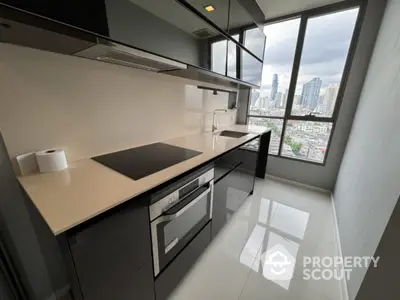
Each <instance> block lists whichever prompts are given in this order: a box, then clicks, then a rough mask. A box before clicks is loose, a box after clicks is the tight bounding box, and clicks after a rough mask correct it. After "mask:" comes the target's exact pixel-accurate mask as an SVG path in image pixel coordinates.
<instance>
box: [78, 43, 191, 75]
mask: <svg viewBox="0 0 400 300" xmlns="http://www.w3.org/2000/svg"><path fill="white" fill-rule="evenodd" d="M74 55H75V56H79V57H85V58H89V59H96V60H101V61H104V62H108V63H112V64H117V65H123V66H127V67H133V68H138V69H143V70H147V71H154V72H159V71H170V70H177V69H179V70H183V69H186V68H187V66H186V65H185V64H183V63H180V62H176V61H174V60H171V59H167V58H164V57H161V56H158V55H154V54H151V53H148V52H144V51H141V50H138V49H135V48H131V47H127V46H124V45H121V44H118V43H115V42H111V41H108V40H105V39H102V38H97V44H96V45H94V46H93V47H90V48H87V49H85V50H82V51H79V52H77V53H74Z"/></svg>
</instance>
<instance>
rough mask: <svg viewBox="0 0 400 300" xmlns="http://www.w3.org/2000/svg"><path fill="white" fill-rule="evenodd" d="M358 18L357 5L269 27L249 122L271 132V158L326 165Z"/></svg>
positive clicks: (253, 91)
mask: <svg viewBox="0 0 400 300" xmlns="http://www.w3.org/2000/svg"><path fill="white" fill-rule="evenodd" d="M358 14H359V7H358V6H357V7H351V8H346V9H341V10H337V11H330V12H329V13H327V12H323V13H322V12H319V13H318V11H315V12H313V13H305V14H299V15H298V16H297V17H293V16H292V17H291V19H289V20H281V21H278V22H274V23H267V24H266V26H265V28H264V32H265V35H266V36H267V41H266V45H265V53H264V67H263V74H262V84H261V87H260V89H253V90H252V93H251V98H250V101H249V109H248V117H247V122H248V124H254V125H260V126H267V127H270V128H271V129H272V139H271V144H270V149H269V153H270V154H271V155H277V156H280V157H286V158H291V159H297V160H303V161H308V162H313V163H318V164H323V163H324V162H325V159H326V154H327V151H328V148H329V141H330V137H331V135H332V131H333V128H334V124H335V122H336V119H337V116H338V112H339V106H340V102H341V97H342V92H343V90H344V85H345V80H343V77H344V76H343V75H344V74H345V73H346V71H347V70H346V69H347V68H349V57H350V56H351V55H349V50H350V46H351V43H352V41H353V39H354V29H355V25H356V21H357V19H358ZM250 30H251V29H250ZM245 36H246V31H245Z"/></svg>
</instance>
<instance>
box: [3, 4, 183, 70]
mask: <svg viewBox="0 0 400 300" xmlns="http://www.w3.org/2000/svg"><path fill="white" fill-rule="evenodd" d="M0 43H8V44H14V45H19V46H25V47H30V48H35V49H40V50H45V51H51V52H56V53H61V54H67V55H73V56H78V57H83V58H88V59H94V60H100V61H103V62H107V63H112V64H117V65H123V66H127V67H133V68H137V69H143V70H147V71H154V72H161V71H170V70H184V69H187V65H186V64H183V63H180V62H177V61H174V60H171V59H168V58H165V57H161V56H159V55H155V54H151V53H148V52H145V51H142V50H139V49H135V48H133V47H129V46H126V45H123V44H120V43H117V42H114V41H111V40H108V39H106V38H104V37H99V36H97V35H95V34H92V33H89V32H86V31H83V30H80V29H77V28H74V27H71V26H68V25H65V24H62V23H59V22H55V21H52V20H49V19H46V18H43V17H38V16H35V15H34V14H31V13H27V12H24V11H21V10H18V9H14V8H9V7H7V6H3V5H1V6H0Z"/></svg>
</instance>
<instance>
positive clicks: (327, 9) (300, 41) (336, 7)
mask: <svg viewBox="0 0 400 300" xmlns="http://www.w3.org/2000/svg"><path fill="white" fill-rule="evenodd" d="M366 4H367V3H366V1H362V0H358V1H348V2H340V3H335V4H331V5H327V6H323V7H320V8H315V9H311V10H307V11H303V12H299V13H295V14H290V15H286V16H282V17H278V18H273V19H269V20H267V21H266V22H265V25H270V24H274V23H279V22H284V21H289V20H291V19H298V18H300V26H299V32H298V37H297V44H296V48H295V55H294V62H293V67H292V74H291V79H290V85H289V89H288V99H287V104H286V108H285V114H284V116H282V117H280V116H279V117H278V116H264V115H261V116H260V115H251V114H249V108H250V96H249V99H248V105H247V108H246V124H248V120H249V118H251V117H254V118H264V119H279V120H283V127H282V132H281V139H280V144H279V152H278V154H277V155H276V154H269V153H268V155H271V156H275V157H279V158H283V159H289V160H293V161H297V162H303V163H308V164H314V165H318V166H325V165H326V161H327V158H328V155H329V150H330V148H331V143H332V137H333V134H334V131H335V127H336V123H337V119H338V116H339V112H340V107H341V104H342V101H343V96H344V91H345V87H346V85H347V81H348V77H349V72H350V67H351V65H352V61H353V58H354V53H355V49H356V46H357V42H358V38H359V36H360V31H361V26H362V23H363V19H364V16H365V10H366ZM352 8H358V9H359V11H358V16H357V19H356V22H355V26H354V31H353V36H352V38H351V42H350V47H349V50H348V53H347V57H346V61H345V65H344V69H343V73H342V78H341V81H340V85H339V89H338V94H337V98H336V102H335V108H334V111H333V114H332V116H331V117H318V116H313V115H306V116H297V115H292V114H291V113H292V107H293V102H294V96H295V91H296V85H297V77H298V73H299V69H300V64H301V56H302V51H303V45H304V39H305V35H306V30H307V22H308V19H310V18H313V17H318V16H323V15H326V14H331V13H335V12H340V11H345V10H349V9H352ZM246 29H248V28H243V30H242V33H243V32H244V31H245V30H246ZM267 41H268V37H267ZM250 94H251V93H250ZM289 120H294V121H310V122H326V123H331V124H332V129H331V131H330V134H329V138H328V143H327V146H326V148H327V150H326V152H325V156H324V160H323V162H317V161H311V160H304V159H298V158H294V157H288V156H283V155H282V149H283V143H284V136H285V130H286V124H287V122H288V121H289Z"/></svg>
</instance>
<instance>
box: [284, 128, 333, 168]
mask: <svg viewBox="0 0 400 300" xmlns="http://www.w3.org/2000/svg"><path fill="white" fill-rule="evenodd" d="M331 131H332V123H330V122H310V121H297V120H288V121H287V122H286V128H285V134H284V142H283V149H282V156H287V157H292V158H296V159H301V160H307V161H313V162H318V163H322V162H323V161H324V158H325V155H326V151H327V147H328V141H329V137H330V134H331Z"/></svg>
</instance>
